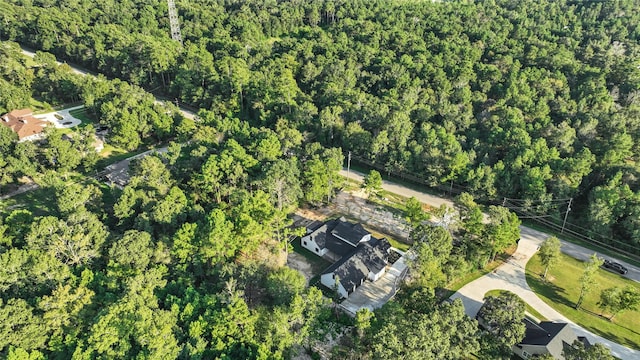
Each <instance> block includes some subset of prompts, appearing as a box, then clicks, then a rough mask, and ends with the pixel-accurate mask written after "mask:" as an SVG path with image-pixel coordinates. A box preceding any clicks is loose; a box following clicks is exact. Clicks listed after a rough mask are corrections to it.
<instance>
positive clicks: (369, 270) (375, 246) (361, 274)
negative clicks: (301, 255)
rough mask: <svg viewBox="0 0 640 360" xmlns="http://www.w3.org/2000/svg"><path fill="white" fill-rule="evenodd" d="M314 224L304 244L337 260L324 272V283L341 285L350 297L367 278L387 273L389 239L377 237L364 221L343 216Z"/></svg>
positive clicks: (317, 253)
mask: <svg viewBox="0 0 640 360" xmlns="http://www.w3.org/2000/svg"><path fill="white" fill-rule="evenodd" d="M314 227H315V228H313V229H308V231H307V235H306V236H304V237H302V239H301V244H302V246H303V247H304V248H306V249H308V250H309V251H311V252H313V253H314V254H316V255H318V256H323V257H326V258H330V259H334V260H336V261H335V263H334V264H333V265H331V266H330V267H329V268H327V269H326V270H325V271H324V272H323V273H322V274H321V276H320V283H322V284H323V285H324V286H326V287H328V288H329V289H336V288H337V291H338V293H339V294H340V296H341V297H343V298H346V297H348V296H349V294H351V293H352V292H353V291H354V290H355V289H356V288H357V287H358V286H360V285H362V284H363V283H364V281H365V280H366V279H369V280H370V281H376V280H378V279H379V278H380V277H382V275H384V273H385V270H386V267H387V260H388V254H389V249H390V248H391V245H390V244H389V242H388V241H387V240H386V239H376V238H374V237H372V236H371V234H370V233H369V232H368V231H367V230H365V229H364V228H363V227H362V225H361V224H353V223H350V222H348V221H346V220H345V219H343V218H341V219H338V220H331V221H328V222H326V223H324V224H322V225H315V226H314Z"/></svg>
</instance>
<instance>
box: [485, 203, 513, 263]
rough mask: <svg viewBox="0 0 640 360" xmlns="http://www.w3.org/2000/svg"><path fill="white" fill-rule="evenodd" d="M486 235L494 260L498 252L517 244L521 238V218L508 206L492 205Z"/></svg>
mask: <svg viewBox="0 0 640 360" xmlns="http://www.w3.org/2000/svg"><path fill="white" fill-rule="evenodd" d="M486 236H487V241H488V242H489V244H490V246H491V257H490V258H491V261H493V260H495V257H496V255H497V254H498V253H500V252H501V251H504V250H505V249H507V248H508V247H509V246H513V245H515V244H516V243H517V242H518V240H519V239H520V219H518V216H517V215H516V214H515V213H513V212H511V211H510V210H509V209H507V208H504V207H502V206H490V207H489V224H488V225H487V228H486Z"/></svg>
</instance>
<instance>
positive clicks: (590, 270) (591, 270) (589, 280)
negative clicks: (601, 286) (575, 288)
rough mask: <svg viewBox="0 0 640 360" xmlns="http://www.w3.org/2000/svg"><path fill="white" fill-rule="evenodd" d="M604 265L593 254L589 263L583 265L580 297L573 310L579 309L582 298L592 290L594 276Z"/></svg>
mask: <svg viewBox="0 0 640 360" xmlns="http://www.w3.org/2000/svg"><path fill="white" fill-rule="evenodd" d="M603 263H604V260H602V259H600V258H598V255H596V254H593V255H591V258H589V261H587V263H586V264H585V268H584V272H583V273H582V276H580V295H579V297H578V301H576V305H575V308H576V309H580V306H581V305H582V301H584V297H585V296H586V295H587V294H588V293H589V292H590V291H591V289H593V285H595V275H596V272H597V271H598V269H599V268H600V266H601V265H602V264H603Z"/></svg>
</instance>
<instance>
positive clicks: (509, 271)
mask: <svg viewBox="0 0 640 360" xmlns="http://www.w3.org/2000/svg"><path fill="white" fill-rule="evenodd" d="M340 174H341V175H343V176H345V177H346V176H347V175H348V177H349V178H350V179H353V180H357V181H363V179H364V175H363V174H362V173H359V172H357V171H353V170H351V171H350V172H349V173H348V174H347V171H346V170H342V171H341V173H340ZM382 188H383V189H384V190H386V191H390V192H393V193H396V194H399V195H402V196H406V197H411V196H414V197H415V198H417V199H418V200H420V201H422V202H424V203H426V204H429V205H432V206H440V205H442V204H446V205H448V206H453V203H452V202H451V201H450V200H447V199H443V198H440V197H437V196H434V195H430V194H424V193H421V192H418V191H415V190H412V189H409V188H406V187H404V186H402V185H398V184H394V183H392V182H390V181H386V180H385V181H383V184H382ZM520 234H521V238H520V241H519V242H518V249H517V250H516V252H515V253H514V254H513V256H512V257H511V258H510V259H509V260H508V261H507V262H506V263H505V264H503V265H501V266H500V267H498V269H496V271H495V272H493V273H491V274H487V275H485V276H483V277H481V278H479V279H477V280H475V281H473V282H471V283H469V284H467V285H465V286H464V287H463V288H462V289H460V290H459V291H458V292H457V293H455V294H454V295H453V296H452V297H451V298H452V299H453V298H460V299H462V302H463V303H464V306H465V311H466V312H467V314H468V315H469V316H472V317H475V315H476V313H477V312H478V310H479V309H480V306H481V305H482V299H483V298H484V294H485V293H486V292H487V291H489V290H493V289H502V290H509V291H511V292H513V293H516V294H518V295H519V296H520V297H521V298H523V299H524V300H525V301H526V302H527V303H528V304H529V305H531V306H532V307H533V308H534V309H536V310H537V311H538V312H540V313H541V314H542V315H543V316H544V317H546V318H547V319H549V320H551V321H562V322H566V323H569V324H571V326H572V328H573V329H574V331H575V332H576V334H577V335H578V336H586V337H587V338H588V339H589V340H590V341H592V342H600V343H602V344H605V345H606V346H607V347H609V349H611V352H612V353H613V354H614V355H615V356H617V357H619V358H621V359H640V352H638V351H636V350H633V349H629V348H626V347H624V346H622V345H620V344H617V343H614V342H612V341H609V340H607V339H604V338H602V337H600V336H598V335H595V334H593V333H591V332H589V331H587V330H585V329H583V328H581V327H579V326H578V325H576V324H574V323H573V322H571V321H570V320H568V319H567V318H565V317H564V316H562V315H561V314H559V313H558V312H557V311H555V310H554V309H552V308H551V307H550V306H549V305H547V304H546V303H545V302H544V301H542V300H541V299H540V298H539V297H538V296H537V295H536V294H535V293H534V292H533V291H531V288H530V287H529V285H528V284H527V281H526V277H525V266H526V264H527V261H528V260H529V259H530V258H531V256H533V255H534V254H535V252H536V251H537V249H538V247H539V246H540V244H542V242H543V241H544V240H545V239H546V238H547V237H549V235H548V234H545V233H543V232H540V231H537V230H534V229H531V228H528V227H526V226H521V227H520ZM561 243H562V251H563V252H564V253H566V254H567V255H570V256H572V257H574V258H577V259H580V260H587V259H588V258H589V256H591V254H593V250H590V249H586V248H584V247H582V246H579V245H576V244H573V243H570V242H567V241H564V240H562V239H561ZM616 261H618V260H616ZM620 262H621V263H623V262H622V261H620ZM626 266H627V268H628V269H629V273H628V274H627V277H629V278H632V279H634V280H636V281H640V270H638V269H637V268H636V267H634V266H631V265H629V264H626Z"/></svg>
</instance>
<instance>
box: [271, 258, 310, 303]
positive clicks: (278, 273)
mask: <svg viewBox="0 0 640 360" xmlns="http://www.w3.org/2000/svg"><path fill="white" fill-rule="evenodd" d="M305 286H306V280H305V278H304V276H303V275H302V274H301V273H300V272H298V271H297V270H294V269H291V268H289V267H286V266H285V267H281V268H279V269H277V270H275V271H273V272H271V273H270V274H269V276H267V283H266V290H267V293H268V294H269V295H270V296H271V298H272V299H273V303H274V304H275V305H282V304H290V303H291V301H292V300H293V298H294V297H295V296H296V295H299V294H302V292H303V291H304V288H305Z"/></svg>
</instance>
